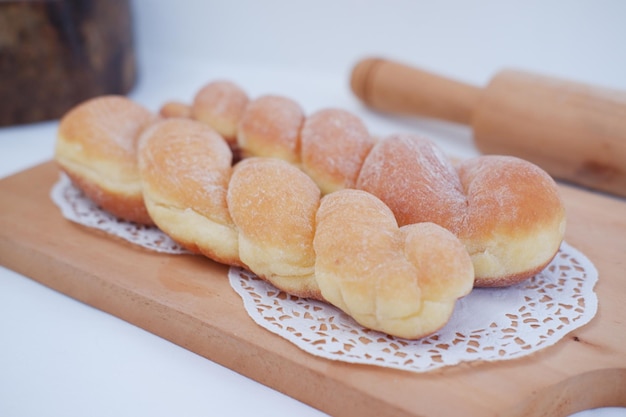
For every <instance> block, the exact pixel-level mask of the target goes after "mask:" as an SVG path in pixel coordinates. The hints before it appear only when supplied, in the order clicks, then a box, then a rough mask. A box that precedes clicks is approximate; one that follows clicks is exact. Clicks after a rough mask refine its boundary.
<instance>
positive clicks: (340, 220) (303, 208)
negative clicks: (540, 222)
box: [59, 98, 474, 338]
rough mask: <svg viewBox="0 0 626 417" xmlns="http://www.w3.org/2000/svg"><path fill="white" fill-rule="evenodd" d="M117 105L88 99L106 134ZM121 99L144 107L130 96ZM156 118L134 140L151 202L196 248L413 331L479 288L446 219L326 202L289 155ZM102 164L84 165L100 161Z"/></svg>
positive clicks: (375, 205)
mask: <svg viewBox="0 0 626 417" xmlns="http://www.w3.org/2000/svg"><path fill="white" fill-rule="evenodd" d="M124 103H125V104H124ZM111 104H112V103H111V100H110V99H109V98H103V99H100V100H94V101H92V102H89V103H86V104H85V105H84V106H83V107H81V112H82V113H84V114H85V115H86V116H85V123H88V124H91V125H92V128H93V131H94V132H99V131H100V130H103V131H107V132H108V131H109V129H111V128H112V127H115V126H119V125H120V123H119V122H120V121H123V120H124V113H123V112H122V113H121V114H116V115H115V117H109V118H105V119H103V120H93V119H92V118H91V117H92V116H91V115H92V112H93V111H95V110H98V109H99V108H100V107H101V106H105V107H107V106H109V105H111ZM113 104H115V105H116V106H126V105H128V106H129V107H128V108H133V107H132V105H130V104H129V101H128V100H126V99H122V100H115V101H114V102H113ZM96 113H97V112H96ZM141 114H143V113H141ZM73 117H74V116H73ZM118 117H119V119H118ZM147 119H150V120H153V122H152V124H150V125H149V126H148V127H145V128H143V129H138V128H136V129H135V130H134V132H135V136H134V137H133V140H132V141H131V143H133V144H135V147H136V153H134V154H133V155H135V159H134V161H135V164H136V170H137V172H138V173H139V180H140V186H141V189H142V192H143V198H144V200H145V208H146V210H147V212H148V213H149V215H150V216H151V219H152V220H153V221H154V223H155V224H156V225H157V226H158V227H159V228H161V230H163V231H164V232H165V233H166V234H168V235H169V236H171V237H172V238H173V239H174V240H175V241H177V242H179V243H180V244H182V245H183V246H185V247H187V248H188V249H190V250H192V251H194V252H197V253H201V254H204V255H206V256H207V257H209V258H211V259H214V260H216V261H218V262H223V263H227V264H230V265H241V266H244V267H246V268H248V269H249V270H251V271H252V272H255V273H256V274H257V275H259V276H260V277H262V278H264V279H266V280H267V281H269V282H271V283H273V284H274V285H275V286H276V287H277V288H279V289H282V290H284V291H286V292H288V293H291V294H295V295H299V296H304V297H312V298H316V299H320V300H325V301H327V302H329V303H331V304H334V305H336V306H337V307H339V308H341V309H343V310H344V311H346V312H347V313H348V314H350V315H351V316H352V317H353V318H354V319H355V320H356V321H357V322H358V323H360V324H362V325H364V326H367V327H370V328H372V329H375V330H380V331H382V332H386V333H388V334H391V335H395V336H400V337H406V338H419V337H423V336H425V335H427V334H430V333H432V332H434V331H436V330H437V329H439V328H441V327H442V326H443V325H444V324H445V323H446V322H447V321H448V319H449V316H450V314H451V312H452V310H453V308H454V305H455V302H456V300H457V299H458V298H459V297H462V296H464V295H465V294H467V293H468V292H469V291H470V290H471V288H472V286H473V280H474V275H473V266H472V263H471V259H470V258H469V255H468V254H467V252H466V251H465V249H464V246H463V245H462V243H461V242H460V241H459V240H458V239H456V237H454V235H453V234H452V233H450V232H449V231H447V230H445V229H443V228H441V227H439V226H436V225H434V224H421V225H411V226H407V227H404V228H398V225H397V223H396V220H395V218H394V216H393V213H392V212H391V210H390V209H389V208H388V207H387V206H386V205H385V204H384V203H383V202H382V201H381V200H379V199H378V198H377V197H375V196H373V195H371V194H369V193H366V192H364V191H357V190H350V189H343V190H339V191H337V192H334V193H330V194H327V195H326V196H325V197H323V198H321V191H320V189H319V187H318V186H317V185H316V184H315V182H314V181H313V180H312V179H311V178H310V177H309V176H307V175H306V174H305V173H304V172H302V171H301V170H300V169H298V168H297V167H296V166H294V165H292V164H290V163H288V162H286V161H284V160H281V159H277V158H269V157H251V158H248V159H245V160H243V161H241V162H239V163H238V164H236V165H235V166H234V167H233V166H232V152H231V150H230V147H229V144H228V143H227V142H226V141H225V140H224V139H223V138H222V137H221V136H220V135H219V134H218V133H217V132H216V131H215V130H214V129H213V128H211V127H209V126H207V125H205V124H202V123H200V122H198V121H195V120H190V119H184V118H169V119H162V120H157V121H154V119H152V118H148V117H146V120H147ZM70 121H71V119H70ZM142 126H143V125H142ZM64 129H66V128H65V127H64ZM59 142H60V143H61V144H63V143H65V139H64V138H61V137H60V139H59ZM82 144H83V145H84V146H85V147H87V146H90V147H91V148H90V149H88V150H86V151H85V154H86V155H90V154H91V152H93V153H96V154H98V156H99V158H100V159H106V157H107V156H109V155H111V154H112V151H109V150H105V149H102V144H101V143H98V142H94V141H93V140H91V139H86V140H84V141H83V142H82ZM108 146H113V145H108ZM61 149H62V146H61ZM100 152H101V154H99V153H100ZM61 156H63V154H62V153H59V157H61ZM100 159H98V158H95V160H96V161H99V160H100ZM131 159H132V158H131ZM131 159H129V161H131ZM91 161H92V159H87V160H85V161H81V162H84V163H85V164H86V167H87V169H89V168H90V165H89V163H91ZM131 165H132V164H131ZM78 184H79V186H80V184H81V182H78Z"/></svg>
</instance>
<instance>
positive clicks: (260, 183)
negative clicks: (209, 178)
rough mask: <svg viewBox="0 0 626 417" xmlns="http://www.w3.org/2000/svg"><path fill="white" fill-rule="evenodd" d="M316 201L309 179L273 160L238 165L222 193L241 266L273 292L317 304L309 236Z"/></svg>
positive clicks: (315, 189) (312, 230)
mask: <svg viewBox="0 0 626 417" xmlns="http://www.w3.org/2000/svg"><path fill="white" fill-rule="evenodd" d="M319 200H320V190H319V188H318V187H317V186H316V185H315V183H314V182H313V181H312V180H311V178H309V177H308V176H306V175H305V174H304V173H302V172H301V171H300V170H299V169H297V168H296V167H294V166H293V165H290V164H288V163H287V162H285V161H282V160H280V159H274V158H261V157H255V158H249V159H245V160H243V161H241V162H240V163H238V164H237V165H236V166H235V169H234V172H233V175H232V178H231V181H230V185H229V188H228V207H229V210H230V213H231V216H232V218H233V221H234V223H235V225H236V226H237V229H238V230H239V254H240V257H241V260H242V262H243V263H244V264H245V265H247V267H248V268H250V269H251V270H252V271H254V272H255V273H256V274H257V275H259V276H261V277H262V278H264V279H266V280H268V281H269V282H271V283H272V284H274V285H275V286H276V287H277V288H279V289H282V290H284V291H286V292H288V293H290V294H294V295H298V296H300V297H312V298H318V299H319V298H320V293H319V289H318V287H317V283H316V281H315V252H314V250H313V235H314V234H315V213H316V211H317V208H318V206H319Z"/></svg>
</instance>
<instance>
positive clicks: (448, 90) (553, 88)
mask: <svg viewBox="0 0 626 417" xmlns="http://www.w3.org/2000/svg"><path fill="white" fill-rule="evenodd" d="M351 87H352V90H353V92H354V93H355V94H356V95H357V96H358V97H359V98H360V99H361V100H362V101H363V102H364V103H365V104H367V105H368V106H371V107H372V108H374V109H376V110H380V111H384V112H392V113H401V114H409V115H420V116H427V117H434V118H438V119H443V120H447V121H451V122H456V123H462V124H467V125H470V126H471V127H472V129H473V134H474V141H475V143H476V147H477V148H478V149H479V150H480V151H481V152H483V153H487V154H503V155H514V156H517V157H520V158H523V159H526V160H528V161H531V162H533V163H535V164H537V165H539V166H540V167H542V168H543V169H545V170H546V171H547V172H548V173H550V174H551V175H552V176H554V177H555V178H558V179H561V180H566V181H569V182H572V183H575V184H579V185H582V186H585V187H589V188H593V189H596V190H600V191H604V192H608V193H612V194H616V195H619V196H626V92H620V91H612V90H608V89H604V88H599V87H594V86H589V85H584V84H581V83H575V82H571V81H564V80H560V79H555V78H549V77H545V76H541V75H536V74H531V73H527V72H521V71H514V70H505V71H502V72H500V73H498V74H497V75H496V76H495V77H494V78H493V79H492V80H491V81H490V82H489V84H488V85H487V86H486V87H485V88H479V87H475V86H472V85H467V84H464V83H461V82H458V81H455V80H451V79H447V78H444V77H441V76H438V75H435V74H432V73H428V72H425V71H422V70H419V69H416V68H412V67H410V66H407V65H404V64H401V63H398V62H392V61H388V60H384V59H366V60H363V61H361V62H359V63H357V65H356V66H355V67H354V69H353V72H352V78H351Z"/></svg>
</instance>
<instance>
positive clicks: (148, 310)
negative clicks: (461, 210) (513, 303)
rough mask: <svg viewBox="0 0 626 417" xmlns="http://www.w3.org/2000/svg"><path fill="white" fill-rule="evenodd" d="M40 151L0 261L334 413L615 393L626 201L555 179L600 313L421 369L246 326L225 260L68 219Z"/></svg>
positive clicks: (19, 186)
mask: <svg viewBox="0 0 626 417" xmlns="http://www.w3.org/2000/svg"><path fill="white" fill-rule="evenodd" d="M57 175H58V172H57V168H56V166H55V165H54V164H53V163H52V162H49V163H45V164H42V165H39V166H37V167H35V168H32V169H30V170H28V171H24V172H22V173H19V174H17V175H15V176H12V177H9V178H7V179H4V180H2V181H0V264H2V265H5V266H7V267H9V268H11V269H13V270H15V271H17V272H19V273H21V274H23V275H26V276H28V277H31V278H33V279H34V280H36V281H38V282H40V283H42V284H44V285H46V286H48V287H50V288H53V289H55V290H57V291H59V292H62V293H64V294H66V295H69V296H71V297H73V298H75V299H77V300H80V301H82V302H84V303H86V304H89V305H91V306H93V307H96V308H98V309H101V310H103V311H105V312H108V313H110V314H112V315H115V316H117V317H119V318H121V319H122V320H125V321H128V322H130V323H133V324H135V325H137V326H139V327H141V328H143V329H145V330H147V331H150V332H152V333H154V334H156V335H159V336H161V337H163V338H165V339H168V340H170V341H172V342H174V343H176V344H178V345H180V346H182V347H184V348H186V349H189V350H191V351H193V352H196V353H198V354H200V355H202V356H204V357H207V358H209V359H211V360H213V361H215V362H218V363H220V364H222V365H224V366H227V367H228V368H230V369H233V370H235V371H236V372H239V373H241V374H243V375H246V376H248V377H250V378H252V379H255V380H257V381H259V382H260V383H263V384H265V385H268V386H270V387H272V388H274V389H276V390H278V391H281V392H283V393H285V394H287V395H289V396H291V397H294V398H296V399H298V400H300V401H303V402H305V403H307V404H310V405H312V406H313V407H316V408H318V409H320V410H322V411H325V412H327V413H330V414H332V415H337V416H352V415H359V416H381V415H388V416H391V415H393V416H452V415H463V416H481V417H483V416H543V415H546V416H547V415H549V416H566V415H569V414H571V413H573V412H575V411H579V410H583V409H587V408H593V407H598V406H626V311H625V309H623V308H622V305H623V302H624V300H626V263H625V262H626V260H625V256H624V255H625V254H626V202H625V201H623V200H620V199H616V198H612V197H607V196H603V195H600V194H594V193H590V192H587V191H583V190H580V189H575V188H571V187H562V191H563V196H564V199H565V201H566V208H567V210H568V230H567V233H566V240H567V241H568V243H570V244H571V245H572V246H574V247H575V248H577V249H579V250H581V251H582V252H583V253H585V254H586V255H587V256H588V257H589V258H590V259H591V261H592V262H593V263H594V264H595V265H596V267H597V268H598V271H599V282H598V284H597V286H596V291H597V293H598V297H599V309H598V314H597V316H596V317H595V318H594V319H593V320H592V321H591V322H590V323H589V324H587V325H586V326H584V327H582V328H580V329H578V330H576V331H574V332H572V333H570V334H569V335H567V336H566V337H565V338H564V339H562V340H561V341H560V342H559V343H557V344H556V345H554V346H551V347H548V348H546V349H544V350H542V351H539V352H536V353H535V354H532V355H530V356H528V357H525V358H520V359H517V360H511V361H506V362H498V363H469V364H461V365H458V366H454V367H449V368H444V369H442V370H437V371H433V372H429V373H426V374H414V373H410V372H404V371H398V370H392V369H383V368H377V367H372V366H365V365H353V364H347V363H341V362H334V361H329V360H326V359H322V358H317V357H314V356H311V355H309V354H307V353H305V352H303V351H301V350H300V349H298V348H297V347H295V346H294V345H292V344H291V343H289V342H287V341H286V340H284V339H282V338H281V337H279V336H277V335H274V334H272V333H270V332H268V331H267V330H265V329H263V328H261V327H259V326H257V325H256V324H255V323H254V322H253V321H252V320H251V319H250V318H249V317H248V316H247V314H246V313H245V310H244V308H243V304H242V302H241V299H240V298H239V296H238V295H237V294H236V293H235V292H234V291H233V290H232V289H231V288H230V286H229V284H228V279H227V277H226V274H227V267H225V266H223V265H218V264H216V263H214V262H211V261H209V260H207V259H204V258H201V257H197V256H181V255H163V254H157V253H152V252H148V251H146V250H143V249H138V248H136V247H134V246H131V245H130V244H127V243H124V242H122V241H120V240H118V239H115V238H111V237H109V236H106V235H103V234H101V233H95V232H93V231H91V230H88V229H85V228H83V227H81V226H78V225H76V224H73V223H71V222H69V221H68V220H65V219H64V218H63V217H62V216H61V214H60V212H59V210H58V209H57V208H56V206H55V205H54V204H53V203H52V201H51V200H50V198H49V192H50V189H51V187H52V185H53V183H54V182H55V181H56V179H57Z"/></svg>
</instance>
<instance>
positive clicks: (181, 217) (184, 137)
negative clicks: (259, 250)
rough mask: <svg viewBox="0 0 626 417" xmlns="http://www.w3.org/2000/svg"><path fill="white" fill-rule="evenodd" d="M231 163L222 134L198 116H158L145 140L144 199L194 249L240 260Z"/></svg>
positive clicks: (142, 164)
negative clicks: (229, 201)
mask: <svg viewBox="0 0 626 417" xmlns="http://www.w3.org/2000/svg"><path fill="white" fill-rule="evenodd" d="M231 162H232V154H231V151H230V148H229V147H228V145H227V144H226V142H224V140H223V139H222V138H221V136H219V135H218V134H217V132H215V131H214V130H213V129H212V128H211V127H209V126H206V125H204V124H202V123H199V122H196V121H194V120H187V119H166V120H162V121H159V122H158V123H156V124H155V125H153V126H151V128H150V129H147V130H146V132H145V133H144V134H143V135H142V138H141V142H140V149H139V168H140V172H141V178H142V185H143V190H144V199H145V202H146V206H147V208H148V211H149V213H150V216H151V217H152V218H153V219H154V222H155V223H156V225H157V226H158V227H159V228H160V229H161V230H163V231H164V232H165V233H166V234H168V235H170V236H171V237H172V239H174V240H175V241H176V242H178V243H179V244H181V245H182V246H184V247H186V248H188V249H189V250H192V251H196V252H200V253H202V254H204V255H206V256H208V257H210V258H211V259H213V260H216V261H218V262H222V263H226V264H230V265H240V264H241V263H240V261H239V255H238V243H237V231H236V230H235V226H234V224H233V222H232V219H231V218H230V214H229V211H228V207H227V205H226V191H227V188H228V181H229V180H230V173H231Z"/></svg>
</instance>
